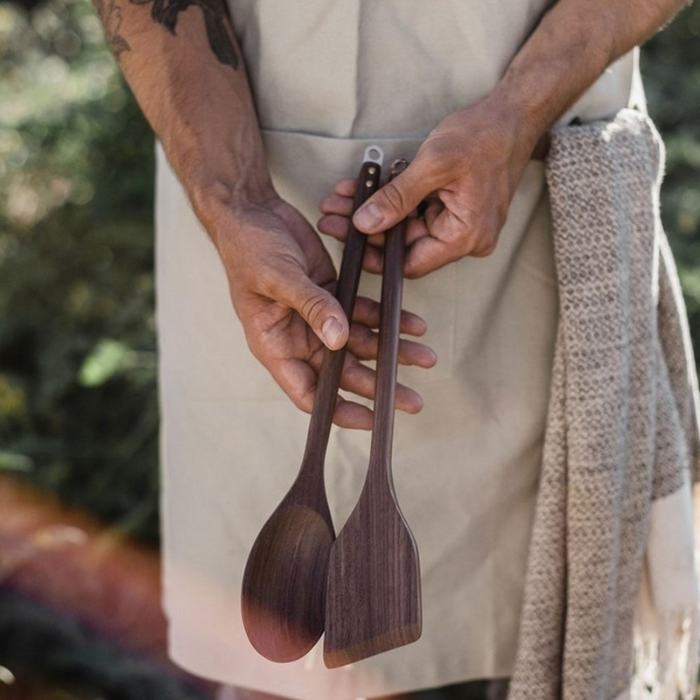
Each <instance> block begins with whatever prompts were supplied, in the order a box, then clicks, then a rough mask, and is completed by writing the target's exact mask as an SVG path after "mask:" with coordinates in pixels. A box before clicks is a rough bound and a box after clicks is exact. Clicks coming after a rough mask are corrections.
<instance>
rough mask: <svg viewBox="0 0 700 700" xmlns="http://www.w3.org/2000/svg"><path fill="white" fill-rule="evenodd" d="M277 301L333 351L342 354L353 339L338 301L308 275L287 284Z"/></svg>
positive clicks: (278, 295) (288, 281)
mask: <svg viewBox="0 0 700 700" xmlns="http://www.w3.org/2000/svg"><path fill="white" fill-rule="evenodd" d="M276 296H277V299H278V300H279V301H280V302H282V303H283V304H286V305H287V306H289V307H290V308H292V309H294V310H295V311H296V312H298V314H299V315H300V316H301V317H302V318H303V319H304V321H306V323H307V324H308V325H309V326H310V327H311V330H312V331H313V332H314V333H315V334H316V335H317V336H318V338H319V340H320V341H321V342H322V343H323V344H324V345H325V346H326V347H327V348H328V349H329V350H340V348H342V347H343V346H344V345H345V344H346V343H347V342H348V338H349V337H350V324H349V323H348V319H347V317H346V316H345V313H344V312H343V307H342V306H341V305H340V303H339V302H338V300H337V299H336V298H335V297H334V296H333V295H332V294H331V293H330V292H328V291H326V290H325V289H324V288H323V287H319V286H318V285H317V284H315V283H314V282H312V281H311V279H309V278H308V277H307V276H306V275H301V276H299V277H296V278H295V279H294V280H286V281H285V282H284V283H283V284H282V285H280V288H279V291H278V294H277V295H276Z"/></svg>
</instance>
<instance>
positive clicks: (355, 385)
mask: <svg viewBox="0 0 700 700" xmlns="http://www.w3.org/2000/svg"><path fill="white" fill-rule="evenodd" d="M376 381H377V373H376V372H375V371H374V370H373V369H370V368H369V367H366V366H365V365H363V364H362V363H360V362H358V360H357V358H355V357H353V355H352V354H350V353H348V354H347V355H346V356H345V366H344V367H343V375H342V377H341V379H340V387H341V389H343V390H345V391H349V392H352V393H353V394H357V395H358V396H362V397H364V398H366V399H374V394H375V387H376ZM394 406H395V407H396V408H397V409H398V410H399V411H405V412H406V413H418V412H419V411H420V410H421V409H422V408H423V399H422V398H421V397H420V394H418V393H417V392H416V391H414V390H413V389H409V387H407V386H405V385H404V384H399V383H397V384H396V402H395V404H394Z"/></svg>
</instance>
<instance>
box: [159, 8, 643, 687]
mask: <svg viewBox="0 0 700 700" xmlns="http://www.w3.org/2000/svg"><path fill="white" fill-rule="evenodd" d="M546 4H547V3H546V2H543V1H542V0H533V1H530V2H513V1H512V0H496V1H493V2H489V3H484V2H477V1H476V0H470V1H463V0H460V1H458V0H453V1H451V2H448V1H445V2H439V3H435V4H432V3H431V4H430V9H427V7H428V5H427V4H426V3H425V2H420V1H419V0H384V1H383V2H371V1H369V0H359V1H354V2H342V3H327V2H321V1H320V0H305V1H304V2H303V3H294V4H291V3H281V2H279V0H232V2H231V12H232V16H233V20H234V24H235V26H236V31H237V33H238V35H239V37H240V40H241V44H242V48H243V51H244V54H245V58H246V64H247V66H248V70H249V72H250V76H251V80H252V84H253V86H254V87H253V89H254V93H255V98H256V104H257V107H258V111H259V115H260V122H261V125H262V128H263V133H264V138H265V143H266V146H267V149H268V155H269V163H270V167H271V170H272V173H273V176H274V179H275V184H276V186H277V188H278V190H279V191H280V193H281V194H282V195H283V196H285V197H287V198H288V199H289V200H290V201H292V202H293V203H294V204H295V205H296V206H297V207H299V208H300V209H301V211H302V212H303V213H305V214H306V215H307V216H308V217H309V219H310V220H311V221H312V222H313V221H315V220H316V219H317V218H318V211H317V206H318V201H319V200H320V199H321V197H322V196H324V195H325V194H327V193H328V192H329V190H330V188H331V187H332V185H333V183H334V182H335V181H336V180H337V179H339V178H341V177H349V176H354V174H355V173H356V170H357V167H358V164H359V161H360V158H361V156H362V153H363V151H364V149H365V147H366V146H367V145H368V144H370V143H378V144H379V145H381V146H382V147H383V148H384V149H385V151H386V154H387V160H388V161H391V159H393V158H395V157H398V156H403V157H408V158H410V157H412V156H413V154H414V153H415V151H416V149H417V148H418V146H419V144H420V143H421V141H422V140H423V138H424V137H425V136H426V135H427V133H428V132H429V131H430V130H431V129H432V128H433V127H434V126H435V125H436V124H437V123H438V122H439V121H440V120H441V119H442V118H443V117H444V116H446V115H447V114H449V113H450V112H452V111H455V110H456V109H458V108H460V107H462V106H464V105H466V104H469V103H470V102H472V101H474V100H475V99H477V98H478V97H480V96H481V95H483V94H484V93H485V92H486V91H488V90H489V89H490V88H491V87H493V85H494V84H495V83H496V81H497V80H498V78H499V76H500V75H501V74H502V73H503V71H504V69H505V68H506V66H507V64H508V61H509V60H510V58H511V57H512V56H513V54H514V53H515V51H516V50H517V48H518V46H520V45H521V44H522V42H523V40H524V38H525V37H526V36H527V34H528V33H529V32H530V31H531V29H532V27H533V26H534V24H535V23H536V21H537V19H538V18H539V16H540V14H541V13H542V11H543V8H544V7H545V6H546ZM636 70H637V69H636V54H630V55H628V56H626V57H625V58H623V59H622V60H620V61H619V62H618V63H617V64H615V65H614V66H613V67H612V68H611V69H609V70H608V71H607V72H606V73H605V75H603V76H602V77H601V79H600V80H599V81H598V83H597V84H596V85H595V86H594V87H593V88H592V89H591V90H590V91H589V92H588V93H587V95H586V96H584V98H583V99H582V100H581V101H580V102H579V104H578V105H576V106H575V107H574V109H572V110H571V112H570V113H569V115H567V116H566V117H565V118H566V119H568V118H570V117H571V116H573V115H575V116H578V117H580V118H581V119H583V120H588V119H593V118H597V117H601V116H608V115H612V114H613V113H614V112H616V111H617V110H618V109H619V108H621V107H624V106H627V105H628V104H629V103H630V101H631V100H633V99H635V101H636V102H637V103H638V102H639V100H637V99H636V98H633V97H632V96H633V94H634V95H637V94H639V90H638V78H637V74H636ZM635 86H636V87H635ZM477 137H478V135H475V138H477ZM157 229H158V231H157V235H158V241H157V244H158V247H157V250H158V252H157V273H158V324H159V332H160V346H161V397H162V414H163V476H164V483H163V518H164V557H165V606H166V611H167V614H168V617H169V620H170V646H171V653H172V655H173V658H174V659H175V660H176V661H178V662H179V663H181V664H182V665H183V666H185V667H186V668H188V669H189V670H191V671H193V672H195V673H197V674H200V675H203V676H207V677H210V678H214V679H216V680H218V681H221V682H226V683H229V684H232V685H240V686H245V687H251V688H255V689H258V690H262V691H265V692H268V693H274V694H277V695H283V696H289V697H295V698H302V699H304V700H343V699H344V698H348V699H350V698H359V697H366V696H370V697H371V696H375V695H383V694H389V693H396V692H400V691H404V690H410V689H416V688H424V687H430V686H438V685H444V684H448V683H453V682H458V681H462V680H468V679H474V678H490V677H504V676H508V675H509V674H510V673H511V671H512V665H513V660H514V655H515V645H516V641H517V634H518V621H519V616H520V610H521V602H522V588H523V582H524V574H525V565H526V557H527V551H528V543H529V537H530V529H531V521H532V516H533V510H534V502H535V494H536V491H537V480H538V474H539V469H540V460H541V445H542V438H543V428H544V422H545V413H546V407H547V398H548V390H549V380H550V370H551V361H552V352H553V343H554V335H555V330H556V323H557V293H556V286H555V279H554V269H553V260H552V251H551V241H550V235H549V209H548V204H547V195H546V190H545V186H544V178H543V167H542V165H541V164H539V163H532V164H530V165H529V166H528V169H527V170H526V172H525V176H524V178H523V181H522V183H521V185H520V187H519V189H518V191H517V193H516V195H515V198H514V200H513V202H512V204H511V207H510V212H509V217H508V222H507V224H506V226H505V228H504V230H503V232H502V233H501V237H500V242H499V245H498V249H497V251H496V252H495V253H494V255H492V256H490V257H489V258H486V259H478V260H477V259H465V260H462V261H460V262H459V263H455V264H452V265H450V266H448V267H446V268H444V269H441V270H439V271H437V272H435V273H433V274H432V275H430V276H428V277H427V278H425V279H422V280H418V281H407V282H406V284H405V291H404V305H405V307H406V308H408V309H410V310H413V311H415V312H417V313H419V314H421V315H423V316H424V317H425V318H426V319H427V320H428V323H429V325H430V330H429V332H428V334H427V336H426V340H427V342H428V343H429V344H430V345H431V346H432V347H434V348H435V350H436V351H437V353H438V356H439V362H438V365H437V366H436V367H435V368H434V369H432V370H429V371H425V370H418V369H412V368H401V369H400V374H399V378H400V379H401V380H402V381H404V382H406V383H408V384H409V385H411V386H414V387H415V388H416V389H417V390H418V391H419V392H420V393H421V394H422V395H423V397H424V400H425V408H424V410H423V412H422V413H421V414H419V415H418V416H407V415H403V414H400V413H399V414H397V416H396V431H395V441H394V459H393V463H394V477H395V482H396V489H397V493H398V497H399V501H400V503H401V506H402V509H403V511H404V514H405V516H406V519H407V521H408V523H409V524H410V526H411V528H412V530H413V533H414V535H415V537H416V539H417V542H418V547H419V550H420V556H421V565H422V585H423V615H424V622H423V636H422V637H421V639H420V640H419V641H418V642H416V643H415V644H412V645H409V646H406V647H403V648H401V649H397V650H395V651H392V652H388V653H386V654H382V655H379V656H377V657H373V658H371V659H368V660H366V661H362V662H360V663H358V664H355V665H353V666H350V667H344V668H341V669H336V670H333V671H329V670H327V669H326V668H325V667H324V665H323V661H322V655H321V654H320V649H319V648H318V647H317V648H316V649H314V650H313V651H312V652H311V653H310V654H309V655H308V656H307V657H306V658H304V659H301V660H300V661H298V662H294V663H291V664H282V665H280V664H274V663H272V662H269V661H267V660H265V659H263V658H262V657H260V656H259V655H258V654H257V653H256V652H255V651H254V650H253V649H252V647H251V646H250V645H249V643H248V641H247V638H246V637H245V634H244V632H243V630H242V626H241V621H240V609H239V608H240V583H241V578H242V573H243V567H244V564H245V561H246V557H247V555H248V553H249V551H250V547H251V545H252V543H253V541H254V539H255V537H256V535H257V533H258V531H259V530H260V528H261V527H262V525H263V523H264V522H265V520H266V518H267V517H268V516H269V514H270V513H271V512H272V510H273V509H274V508H275V507H276V505H277V504H278V503H279V501H280V500H281V498H282V496H283V495H284V494H285V492H286V491H287V489H288V488H289V486H290V485H291V483H292V481H293V479H294V477H295V476H296V472H297V470H298V468H299V465H300V463H301V456H302V451H303V446H304V441H305V437H306V428H307V424H308V417H307V416H306V415H305V414H302V413H300V412H299V411H297V410H296V409H295V408H294V407H293V406H292V404H291V403H290V402H289V400H288V399H287V398H286V397H285V396H284V395H283V393H282V391H281V390H280V389H279V388H278V387H277V386H276V384H275V383H274V381H273V380H272V379H271V378H270V377H269V376H268V375H267V373H266V371H265V370H264V368H262V366H260V365H258V363H257V362H256V361H255V360H254V358H253V357H252V355H251V354H250V353H249V351H248V349H247V346H246V342H245V338H244V335H243V332H242V329H241V327H240V324H239V322H238V320H237V318H236V316H235V313H234V311H233V309H232V307H231V303H230V299H229V294H228V288H227V282H226V278H225V274H224V271H223V269H222V266H221V263H220V261H219V259H218V256H217V253H216V251H215V250H214V248H213V246H212V245H211V243H210V241H209V239H208V238H207V236H206V234H205V233H204V231H203V230H202V229H201V227H200V226H199V224H198V223H197V221H196V220H195V218H194V216H193V214H192V212H191V210H190V208H189V205H188V203H187V200H186V197H185V195H184V193H183V192H182V190H181V188H180V185H179V183H178V182H177V180H176V179H175V177H174V175H173V174H172V172H171V171H170V169H169V168H168V166H167V164H166V163H165V160H164V158H163V155H162V153H159V170H158V202H157ZM329 247H331V250H332V252H333V254H334V255H338V253H339V250H338V246H337V245H335V244H333V245H330V244H329ZM378 289H379V287H378V280H377V279H376V278H371V277H370V276H369V275H366V276H365V278H364V279H363V283H362V289H361V292H362V293H365V294H369V295H374V296H375V298H378ZM368 453H369V435H368V434H366V433H360V432H352V431H347V430H339V429H334V432H333V433H332V436H331V443H330V446H329V449H328V455H327V459H326V476H327V486H328V493H329V500H330V502H331V508H332V513H333V517H334V521H335V524H336V529H339V528H340V527H341V526H342V524H343V522H344V521H345V518H346V517H347V515H348V514H349V512H350V511H351V509H352V508H353V506H354V504H355V502H356V500H357V497H358V494H359V490H360V488H361V485H362V482H363V480H364V477H365V472H366V467H367V458H368Z"/></svg>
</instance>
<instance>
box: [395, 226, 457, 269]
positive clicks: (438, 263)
mask: <svg viewBox="0 0 700 700" xmlns="http://www.w3.org/2000/svg"><path fill="white" fill-rule="evenodd" d="M460 257H461V256H459V255H456V254H455V252H454V250H453V249H452V248H450V246H449V245H447V243H445V242H443V241H441V240H439V239H437V238H432V237H430V236H428V237H426V238H421V239H420V240H418V241H416V242H415V243H414V244H413V245H412V246H411V247H410V248H408V250H407V251H406V262H405V264H404V275H405V276H406V277H408V278H409V279H417V278H419V277H424V276H425V275H427V274H428V273H429V272H433V271H434V270H438V269H439V268H441V267H444V266H445V265H447V264H448V263H451V262H454V261H455V260H457V259H459V258H460Z"/></svg>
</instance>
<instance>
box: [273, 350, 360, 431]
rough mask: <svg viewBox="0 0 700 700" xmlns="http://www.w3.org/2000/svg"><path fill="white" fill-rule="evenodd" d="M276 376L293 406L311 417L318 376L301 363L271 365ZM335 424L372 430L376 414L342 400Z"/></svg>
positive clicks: (338, 406)
mask: <svg viewBox="0 0 700 700" xmlns="http://www.w3.org/2000/svg"><path fill="white" fill-rule="evenodd" d="M269 369H270V371H271V373H272V376H273V377H274V378H275V380H276V381H277V383H278V384H279V385H280V387H281V388H282V390H283V391H284V393H285V394H286V395H287V396H288V397H289V398H290V399H291V400H292V403H293V404H294V405H295V406H296V407H297V408H298V409H300V410H302V411H304V412H305V413H311V411H312V410H313V407H314V402H315V400H316V390H317V382H318V373H317V371H316V370H314V369H313V368H312V367H311V366H309V365H308V364H307V363H305V362H302V361H301V360H295V361H291V362H286V361H282V362H278V363H276V364H273V365H270V366H269ZM333 422H334V423H336V424H337V425H339V426H341V427H342V428H353V429H359V430H371V429H372V411H371V410H370V409H369V408H367V406H363V405H362V404H359V403H357V402H355V401H349V400H348V399H345V398H343V397H342V396H338V397H337V400H336V405H335V410H334V413H333Z"/></svg>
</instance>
